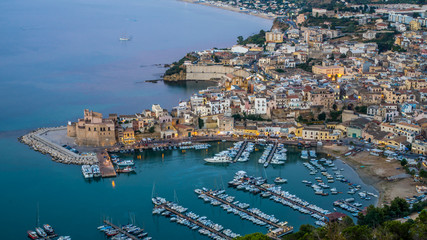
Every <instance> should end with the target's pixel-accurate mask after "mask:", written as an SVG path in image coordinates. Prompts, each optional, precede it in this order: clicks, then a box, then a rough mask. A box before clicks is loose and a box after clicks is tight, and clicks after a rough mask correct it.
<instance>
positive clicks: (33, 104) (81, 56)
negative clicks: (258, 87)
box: [0, 0, 375, 240]
mask: <svg viewBox="0 0 427 240" xmlns="http://www.w3.org/2000/svg"><path fill="white" fill-rule="evenodd" d="M0 9H2V14H1V15H0V32H1V33H2V37H0V93H1V102H0V154H1V155H0V182H1V183H2V196H1V198H0V208H1V213H2V214H1V217H0V229H1V235H0V239H8V240H9V239H25V238H26V231H27V230H30V229H34V228H35V226H36V225H37V224H43V223H48V224H50V225H52V226H53V227H54V228H55V230H56V232H57V233H58V234H60V235H69V236H71V237H72V239H105V237H104V235H103V234H102V233H100V232H99V231H98V230H97V226H99V225H101V223H102V220H104V219H110V220H111V221H113V222H114V223H116V224H127V223H129V222H135V223H136V224H138V225H139V226H141V227H143V228H144V229H145V230H146V232H148V233H149V236H151V237H153V239H172V238H173V239H207V238H206V237H203V236H201V235H200V234H199V233H198V232H196V231H191V230H189V229H187V228H186V227H183V226H179V225H177V224H176V223H172V222H170V221H169V220H168V219H166V218H164V217H162V216H153V215H152V214H151V211H152V207H153V205H152V203H151V196H153V193H155V194H156V195H158V196H164V197H166V198H167V199H168V200H176V201H179V203H180V204H182V205H184V206H186V207H188V208H189V209H190V210H191V211H193V212H195V213H197V214H199V215H205V216H207V217H208V218H210V219H212V220H213V221H215V222H217V223H220V224H222V225H224V226H225V227H227V228H230V229H232V230H233V231H235V232H237V233H240V234H242V235H243V234H247V233H251V232H264V233H265V232H266V231H267V229H266V228H263V227H259V226H257V225H254V224H252V223H250V222H247V221H241V220H240V218H239V217H237V216H235V215H230V214H227V213H225V212H224V211H223V210H222V209H221V208H219V207H213V206H210V205H207V204H205V203H203V201H202V200H200V199H198V198H197V196H196V195H195V194H194V189H195V188H198V187H203V186H204V187H207V188H221V187H225V188H226V190H227V192H229V193H230V194H232V195H235V196H236V198H238V200H240V201H242V202H247V203H249V204H251V206H253V207H257V208H260V209H261V210H263V211H264V212H266V213H268V214H274V215H275V216H276V217H278V218H280V219H281V220H285V221H288V222H289V224H290V225H292V226H294V227H295V228H298V227H299V226H300V225H301V224H304V223H313V220H312V218H310V217H308V216H307V215H303V214H300V213H298V212H295V211H293V210H291V209H290V208H287V207H284V206H282V205H279V204H277V203H273V202H271V201H270V200H268V199H260V198H259V196H252V195H249V194H248V193H245V192H237V191H236V190H234V189H228V188H227V187H226V183H227V182H228V181H229V180H231V178H232V177H233V175H234V173H235V172H236V171H238V170H245V171H247V172H248V173H250V174H253V175H256V176H264V177H267V178H268V179H269V180H270V181H271V180H272V179H274V178H275V177H277V176H282V177H283V178H287V179H288V181H289V182H288V183H287V184H286V185H284V188H285V189H286V190H289V191H290V192H292V193H295V194H297V195H298V196H300V197H301V198H304V199H306V200H307V201H311V202H315V203H316V204H318V205H320V206H322V207H325V208H328V209H332V208H333V206H332V205H331V201H333V200H334V199H335V198H344V197H346V196H343V195H345V194H343V195H342V196H340V195H337V196H328V197H320V196H316V195H314V192H313V191H312V190H311V189H309V188H307V187H305V186H304V185H302V183H301V180H302V179H303V178H307V180H309V179H310V176H309V175H308V170H307V169H305V168H304V166H303V165H302V162H303V161H302V160H301V159H300V158H299V154H300V151H301V150H300V149H297V148H295V149H294V148H292V147H289V155H288V159H289V160H288V162H287V163H286V164H285V165H283V166H280V167H274V168H273V167H269V168H267V169H264V168H263V167H262V166H260V165H259V164H258V163H257V158H258V157H259V155H260V154H261V152H255V153H254V154H253V155H252V156H251V160H250V161H249V162H247V163H239V164H231V165H208V164H205V163H204V161H203V158H204V157H206V156H211V155H213V154H214V153H216V152H218V151H220V150H222V149H225V148H227V147H229V146H230V145H231V143H228V142H226V143H222V142H221V143H212V147H211V148H209V149H208V150H189V151H186V152H185V153H183V152H182V151H179V150H171V151H165V152H153V151H146V152H143V153H138V154H140V156H138V154H125V155H123V156H121V157H122V158H134V159H135V161H136V174H129V175H128V174H122V175H120V176H119V177H117V178H114V179H102V180H99V181H88V180H85V179H84V178H83V176H82V174H81V169H80V167H79V166H73V165H64V164H59V163H55V162H53V161H51V159H50V157H49V156H46V155H42V154H40V153H38V152H35V151H33V150H31V149H29V148H28V146H26V145H24V144H21V143H19V142H18V140H17V139H18V137H20V136H22V135H23V134H26V133H28V132H29V131H32V130H34V129H37V128H40V127H51V126H58V125H65V124H67V122H68V121H75V120H76V119H77V118H78V117H81V116H82V115H83V110H84V109H86V108H88V109H91V110H94V111H97V112H101V113H103V114H104V115H107V114H108V113H118V114H133V113H137V112H141V111H143V110H144V109H150V108H151V105H152V104H160V105H161V106H162V107H164V108H166V109H171V108H172V107H173V106H176V105H177V104H178V102H179V101H180V100H187V99H189V97H190V96H191V94H193V93H195V92H197V91H198V90H201V89H205V88H206V87H208V86H210V85H212V83H207V82H200V81H199V82H188V83H180V84H176V83H175V84H172V83H164V82H162V81H159V82H157V83H153V82H146V81H147V80H158V79H160V78H161V75H162V74H163V73H164V71H165V70H166V69H165V68H164V64H169V63H172V62H174V61H176V60H179V59H180V58H181V57H182V56H184V55H185V54H186V53H188V52H191V51H195V50H204V49H209V48H212V47H217V48H222V47H229V46H232V45H233V44H235V42H236V39H237V37H238V36H240V35H242V36H244V37H247V36H249V35H251V34H253V33H257V32H259V30H261V29H264V30H268V29H269V28H270V27H271V24H272V22H271V21H270V20H266V19H262V18H257V17H253V16H249V15H244V14H239V13H235V12H230V11H225V10H222V9H217V8H211V7H207V6H202V5H196V4H189V3H185V2H180V1H175V0H122V1H113V0H103V1H101V0H85V1H83V0H56V1H53V0H31V1H30V0H20V1H15V0H3V1H1V2H0ZM120 37H128V38H129V39H130V40H129V41H120V40H119V38H120ZM336 164H337V165H338V164H342V163H340V162H337V163H336ZM342 167H343V168H345V169H346V174H348V175H346V176H347V177H348V178H349V179H350V180H351V181H353V182H356V183H359V184H362V186H363V188H366V190H371V191H375V190H374V189H373V188H372V187H370V186H366V185H365V184H363V181H362V180H361V179H360V178H359V177H358V176H357V174H356V173H355V172H354V171H352V170H351V168H349V167H348V166H347V165H345V164H343V166H342ZM113 181H114V183H113ZM337 184H338V185H339V184H340V183H337ZM341 185H342V188H343V191H344V190H345V189H346V185H345V184H341ZM371 201H374V200H371ZM369 203H371V202H364V204H369Z"/></svg>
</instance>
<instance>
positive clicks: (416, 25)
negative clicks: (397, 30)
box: [409, 20, 421, 31]
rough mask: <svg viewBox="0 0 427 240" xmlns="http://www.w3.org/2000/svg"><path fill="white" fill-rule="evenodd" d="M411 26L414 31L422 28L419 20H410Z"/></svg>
mask: <svg viewBox="0 0 427 240" xmlns="http://www.w3.org/2000/svg"><path fill="white" fill-rule="evenodd" d="M409 27H410V28H411V30H412V31H418V30H420V29H421V23H420V22H418V21H417V20H412V21H410V22H409Z"/></svg>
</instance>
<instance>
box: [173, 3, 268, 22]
mask: <svg viewBox="0 0 427 240" xmlns="http://www.w3.org/2000/svg"><path fill="white" fill-rule="evenodd" d="M178 1H180V2H185V3H191V4H199V5H204V6H208V7H215V8H219V9H223V10H227V11H232V12H236V13H242V14H246V15H251V16H255V17H259V18H263V19H267V20H272V21H273V20H274V19H275V18H276V17H275V16H269V15H266V14H263V13H251V12H242V11H240V10H239V9H238V8H235V7H230V6H217V5H212V4H209V3H207V2H200V1H196V0H178Z"/></svg>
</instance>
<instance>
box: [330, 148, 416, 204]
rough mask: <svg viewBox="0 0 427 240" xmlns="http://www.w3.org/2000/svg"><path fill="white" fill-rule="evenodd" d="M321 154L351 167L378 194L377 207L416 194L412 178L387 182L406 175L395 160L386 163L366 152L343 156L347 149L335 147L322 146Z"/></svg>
mask: <svg viewBox="0 0 427 240" xmlns="http://www.w3.org/2000/svg"><path fill="white" fill-rule="evenodd" d="M322 152H324V153H327V154H330V155H331V156H334V157H337V158H339V159H341V160H342V161H344V162H345V163H347V164H348V165H349V166H351V167H352V168H353V169H354V170H355V171H356V172H357V173H358V175H359V176H360V178H361V179H362V180H363V181H364V182H365V183H366V184H369V185H372V186H374V187H375V188H376V189H377V190H378V192H379V194H380V196H379V198H378V202H377V206H383V205H384V204H389V203H390V202H391V201H392V200H393V199H394V198H396V197H401V198H405V197H412V196H413V195H417V194H418V193H417V191H416V189H415V186H416V185H417V184H416V183H415V182H414V181H413V179H412V178H403V179H397V180H393V181H389V180H387V177H391V176H396V175H399V174H403V173H406V172H405V170H404V169H403V167H402V166H401V165H400V162H399V161H397V160H391V161H390V162H386V158H384V157H377V156H373V155H370V154H369V152H366V151H363V152H360V153H358V154H356V155H354V156H353V155H350V156H344V154H345V153H346V152H348V147H346V146H337V145H329V146H323V147H322Z"/></svg>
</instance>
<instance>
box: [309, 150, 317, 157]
mask: <svg viewBox="0 0 427 240" xmlns="http://www.w3.org/2000/svg"><path fill="white" fill-rule="evenodd" d="M310 157H312V158H316V157H317V155H316V151H315V150H310Z"/></svg>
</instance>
